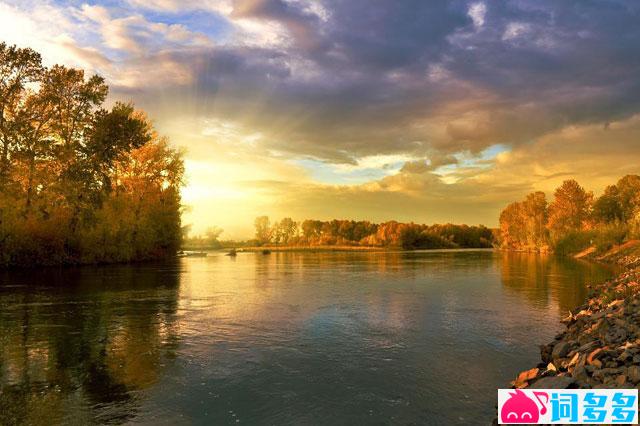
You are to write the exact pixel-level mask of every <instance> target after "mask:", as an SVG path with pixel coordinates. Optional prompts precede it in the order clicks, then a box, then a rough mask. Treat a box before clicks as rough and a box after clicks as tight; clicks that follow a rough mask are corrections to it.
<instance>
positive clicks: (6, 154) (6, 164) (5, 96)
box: [0, 43, 44, 191]
mask: <svg viewBox="0 0 640 426" xmlns="http://www.w3.org/2000/svg"><path fill="white" fill-rule="evenodd" d="M43 71H44V68H43V66H42V57H41V56H40V54H39V53H38V52H36V51H34V50H32V49H21V48H18V47H16V46H8V45H7V44H6V43H0V150H1V152H0V191H4V190H5V189H6V187H7V185H8V183H9V182H8V181H9V174H10V171H11V161H12V158H11V154H12V150H13V149H14V148H15V147H16V144H17V143H18V139H19V138H20V135H21V132H22V131H23V130H24V129H25V127H27V126H28V124H27V123H26V122H25V121H24V120H25V119H26V118H27V117H28V114H24V113H21V109H22V107H23V104H24V102H25V94H26V93H27V92H28V90H29V89H28V86H29V84H31V83H36V82H39V81H40V79H41V78H42V73H43Z"/></svg>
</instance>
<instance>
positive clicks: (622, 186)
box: [616, 175, 640, 222]
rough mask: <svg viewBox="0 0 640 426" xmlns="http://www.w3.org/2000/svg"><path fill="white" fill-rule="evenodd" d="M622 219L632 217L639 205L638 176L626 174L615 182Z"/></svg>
mask: <svg viewBox="0 0 640 426" xmlns="http://www.w3.org/2000/svg"><path fill="white" fill-rule="evenodd" d="M616 188H617V199H618V204H619V206H620V210H621V213H622V220H623V221H624V222H627V221H629V220H631V219H633V218H634V217H635V215H636V213H637V211H638V208H639V207H640V176H637V175H626V176H624V177H623V178H622V179H620V180H619V181H618V183H617V184H616Z"/></svg>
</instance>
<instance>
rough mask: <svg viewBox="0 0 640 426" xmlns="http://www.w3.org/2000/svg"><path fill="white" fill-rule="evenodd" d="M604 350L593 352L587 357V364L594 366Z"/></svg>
mask: <svg viewBox="0 0 640 426" xmlns="http://www.w3.org/2000/svg"><path fill="white" fill-rule="evenodd" d="M603 350H604V348H598V349H595V350H593V351H592V352H591V353H590V354H589V355H587V364H589V365H593V361H594V360H596V359H597V358H598V357H600V356H601V355H602V351H603Z"/></svg>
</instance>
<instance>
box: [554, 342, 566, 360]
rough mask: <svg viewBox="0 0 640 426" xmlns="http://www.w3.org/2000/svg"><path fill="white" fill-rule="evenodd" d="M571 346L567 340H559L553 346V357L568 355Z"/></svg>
mask: <svg viewBox="0 0 640 426" xmlns="http://www.w3.org/2000/svg"><path fill="white" fill-rule="evenodd" d="M569 349H570V346H569V343H567V342H558V343H556V345H555V346H554V347H553V352H551V359H558V358H564V357H565V356H567V353H568V352H569Z"/></svg>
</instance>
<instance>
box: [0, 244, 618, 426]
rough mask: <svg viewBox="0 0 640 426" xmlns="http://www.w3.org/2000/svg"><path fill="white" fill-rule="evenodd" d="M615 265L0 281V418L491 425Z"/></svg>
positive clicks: (274, 264)
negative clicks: (511, 391)
mask: <svg viewBox="0 0 640 426" xmlns="http://www.w3.org/2000/svg"><path fill="white" fill-rule="evenodd" d="M612 273H613V272H612V271H611V270H609V269H607V268H604V267H602V266H599V265H595V264H591V263H587V262H581V261H576V260H571V259H558V258H554V257H550V256H539V255H532V254H516V253H510V254H506V253H500V252H492V251H430V252H409V253H406V252H405V253H401V252H397V253H394V252H386V253H382V252H340V253H272V254H270V255H262V254H252V253H240V254H238V256H237V257H236V258H230V257H226V256H224V255H223V254H222V253H216V252H214V253H210V255H209V256H208V257H206V258H183V259H179V260H176V261H173V262H168V263H155V264H140V265H126V266H125V265H118V266H104V267H82V268H61V269H45V270H38V271H10V272H3V273H0V424H2V425H5V424H32V425H52V424H78V425H85V424H153V425H164V424H166V425H181V424H185V425H186V424H215V425H218V424H232V425H235V424H269V425H287V424H291V425H293V424H295V425H315V424H327V425H341V424H344V425H352V424H429V425H432V424H433V425H438V424H443V425H444V424H488V423H489V422H490V421H491V419H492V417H493V416H494V405H495V401H496V398H497V396H496V395H497V392H496V389H497V388H499V387H505V386H506V385H507V383H508V382H509V381H510V380H512V379H513V376H514V374H515V373H516V372H518V371H520V370H523V369H526V368H530V367H532V366H534V365H535V364H537V363H538V362H539V350H538V345H539V344H540V343H546V342H548V341H549V340H551V339H552V338H553V336H554V335H555V334H556V333H557V332H558V331H560V330H561V328H562V326H561V324H560V323H559V320H560V318H561V317H563V316H566V314H567V312H568V310H569V309H572V308H574V307H575V306H576V305H578V304H580V303H581V302H582V301H583V300H584V299H585V297H586V289H585V284H587V283H597V282H600V281H603V280H605V279H607V278H608V277H610V276H611V275H612Z"/></svg>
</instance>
